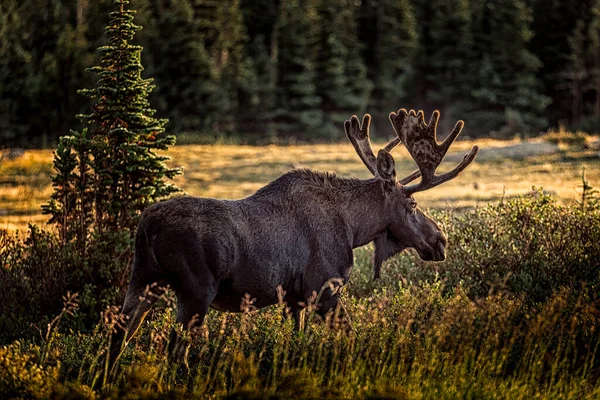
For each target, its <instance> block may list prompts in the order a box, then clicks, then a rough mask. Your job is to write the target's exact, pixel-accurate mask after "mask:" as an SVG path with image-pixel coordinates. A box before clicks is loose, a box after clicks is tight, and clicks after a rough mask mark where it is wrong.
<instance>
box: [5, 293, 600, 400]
mask: <svg viewBox="0 0 600 400" xmlns="http://www.w3.org/2000/svg"><path fill="white" fill-rule="evenodd" d="M588 289H589V288H587V289H585V290H583V291H581V292H580V293H573V292H570V291H569V290H561V291H559V292H557V293H556V294H554V295H553V296H552V297H551V298H549V299H548V300H547V301H546V302H544V303H540V304H537V305H536V306H528V305H526V304H524V303H523V302H522V301H521V299H519V297H515V296H512V295H510V294H496V295H487V296H485V297H483V298H478V299H476V300H472V299H470V298H469V296H467V295H466V293H464V291H462V290H461V289H460V288H457V289H456V290H454V291H453V292H452V293H450V294H444V290H443V287H442V285H440V284H433V285H429V284H425V285H423V286H421V287H417V286H413V287H408V288H395V289H393V288H392V289H391V290H389V291H379V292H375V293H373V294H372V295H370V296H369V297H367V298H362V299H357V298H348V299H346V308H347V309H348V311H349V312H350V315H351V316H352V323H351V325H352V329H351V330H349V331H345V330H342V329H330V328H328V327H327V325H325V324H322V323H319V322H318V321H314V323H312V324H310V325H309V326H308V327H307V330H306V331H304V332H301V333H299V332H294V331H293V328H292V323H291V321H289V320H282V309H281V308H282V307H281V306H280V307H276V308H274V309H270V310H266V311H262V312H257V311H255V310H252V309H249V310H247V311H246V312H244V313H241V314H223V313H216V312H214V313H210V314H209V315H208V318H207V320H206V323H205V326H204V328H203V329H202V330H201V332H200V334H199V335H197V336H194V337H193V338H191V339H190V345H189V349H188V350H189V353H188V355H187V357H186V359H187V364H186V365H185V366H184V365H183V364H180V363H172V362H169V361H168V358H167V355H166V354H165V349H166V348H167V347H168V335H167V334H166V333H167V332H168V328H169V326H170V325H171V324H172V318H173V316H172V314H171V312H170V311H172V310H167V312H166V313H162V314H161V316H160V317H159V318H156V317H155V318H153V319H152V320H151V321H149V322H148V323H147V324H145V326H144V327H143V329H142V332H140V334H139V335H138V336H137V337H136V339H134V340H133V341H132V343H130V345H129V346H128V348H127V349H126V350H125V354H124V355H123V359H122V363H121V364H120V365H119V366H118V369H117V371H116V372H117V373H116V374H114V375H111V376H110V377H109V378H108V379H107V380H106V382H103V380H102V379H99V378H100V375H101V370H102V368H103V367H102V363H96V364H89V360H91V359H97V355H98V354H99V353H101V352H103V351H104V350H105V349H106V345H107V344H106V341H105V340H104V338H105V335H106V334H105V332H103V329H104V328H106V327H107V326H104V328H102V329H99V330H97V331H96V332H95V333H93V334H89V335H81V334H69V335H61V336H59V337H57V341H56V343H55V345H54V346H53V348H54V349H55V350H54V351H53V352H52V353H51V355H50V357H49V358H48V359H47V361H46V362H44V363H42V362H40V357H39V355H40V353H41V352H42V350H41V348H39V347H26V346H19V345H18V344H17V345H11V346H9V347H3V348H1V349H0V354H6V353H8V354H10V357H6V358H7V364H8V368H7V370H11V369H12V368H11V367H13V366H14V367H16V368H14V369H12V370H13V371H14V370H15V369H16V370H17V371H18V370H19V368H20V367H21V366H22V365H23V364H26V365H27V366H32V367H33V368H34V370H37V371H51V372H52V374H50V372H46V373H45V374H41V379H40V378H37V379H32V380H31V381H29V382H28V381H26V382H25V383H24V385H22V386H20V388H21V389H20V390H23V391H24V390H30V392H32V391H34V390H39V389H38V388H39V387H42V388H44V390H45V392H44V393H48V392H50V388H51V390H52V392H53V393H56V394H59V393H69V394H71V395H72V394H73V393H77V394H79V395H80V396H83V395H84V394H85V393H86V390H88V389H89V387H93V389H94V392H91V391H88V392H87V396H86V398H89V397H91V396H93V395H98V396H100V395H101V396H102V397H106V398H165V397H168V398H207V397H210V398H217V399H218V398H227V399H232V398H257V399H258V398H268V399H281V398H303V399H317V398H348V397H351V398H381V397H383V398H407V399H413V398H415V399H416V398H430V397H441V398H497V397H500V398H515V399H526V398H531V397H536V398H542V399H553V398H573V397H576V398H586V399H588V398H589V399H593V398H595V397H597V396H598V394H600V391H599V389H598V386H597V384H596V383H595V382H597V378H598V376H599V375H598V373H599V369H598V367H600V359H599V354H598V353H597V350H598V345H599V344H600V336H599V335H598V319H597V318H596V312H597V309H598V306H599V305H600V304H599V303H598V301H599V299H598V297H597V294H595V291H594V290H592V289H589V290H588ZM313 312H314V311H313ZM308 317H309V318H310V317H311V314H309V315H308ZM165 328H166V329H165ZM75 354H79V355H80V357H79V358H77V357H74V355H75ZM0 359H1V358H0ZM22 360H24V361H22ZM62 360H65V361H66V362H67V364H68V365H69V368H60V369H56V368H53V367H52V366H53V365H58V363H61V365H62ZM25 376H26V375H25ZM0 381H1V380H0ZM17 382H18V381H17ZM21 382H22V381H21ZM26 385H27V386H26ZM29 385H30V386H29ZM23 386H25V387H23ZM3 389H4V388H3ZM4 390H6V389H4ZM8 390H11V388H9V389H8ZM9 393H10V392H9ZM5 394H6V391H3V392H0V395H5ZM377 396H379V397H377ZM80 398H81V397H80Z"/></svg>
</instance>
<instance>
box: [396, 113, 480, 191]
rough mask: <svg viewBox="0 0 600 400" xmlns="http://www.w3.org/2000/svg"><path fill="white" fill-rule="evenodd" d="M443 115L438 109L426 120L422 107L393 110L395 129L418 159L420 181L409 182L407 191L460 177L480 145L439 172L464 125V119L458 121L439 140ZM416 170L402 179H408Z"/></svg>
mask: <svg viewBox="0 0 600 400" xmlns="http://www.w3.org/2000/svg"><path fill="white" fill-rule="evenodd" d="M439 118H440V113H439V111H434V112H433V114H432V115H431V119H430V120H429V124H426V123H425V116H424V114H423V111H419V112H418V113H416V112H415V111H414V110H410V112H407V111H406V110H405V109H400V110H398V113H394V112H392V113H390V121H391V122H392V126H393V127H394V131H395V132H396V135H397V136H398V141H402V142H403V143H404V145H405V146H406V149H407V150H408V152H409V153H410V155H411V156H412V158H413V159H414V160H415V162H416V163H417V166H418V167H419V171H420V173H421V182H419V183H417V184H414V185H410V186H406V187H405V191H406V193H407V194H409V195H410V194H413V193H416V192H421V191H423V190H427V189H431V188H433V187H435V186H438V185H441V184H442V183H444V182H447V181H449V180H451V179H453V178H455V177H457V176H458V175H459V174H460V173H461V172H462V171H463V170H464V169H465V168H467V166H468V165H469V164H471V162H473V160H474V159H475V156H476V155H477V152H478V151H479V148H478V147H477V146H473V148H472V149H471V151H470V152H469V153H468V154H466V155H465V157H464V158H463V160H462V161H461V162H460V164H458V165H457V166H456V167H455V168H454V169H453V170H452V171H450V172H446V173H445V174H442V175H436V174H435V171H436V169H437V167H438V166H439V165H440V164H441V163H442V161H443V160H444V157H445V156H446V153H447V152H448V149H449V148H450V146H451V145H452V143H453V142H454V141H455V140H456V138H457V137H458V135H459V134H460V132H461V131H462V128H463V126H464V123H463V121H458V122H457V123H456V125H455V126H454V129H453V130H452V132H451V133H450V135H448V137H447V138H446V139H445V140H444V141H443V142H442V143H438V142H437V140H436V128H437V123H438V120H439ZM414 174H415V173H413V174H411V175H410V176H409V177H407V178H405V179H403V180H402V181H407V180H408V178H410V177H412V176H413V175H414Z"/></svg>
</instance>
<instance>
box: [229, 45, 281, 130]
mask: <svg viewBox="0 0 600 400" xmlns="http://www.w3.org/2000/svg"><path fill="white" fill-rule="evenodd" d="M247 54H248V55H247V58H246V60H247V61H248V62H249V65H248V66H247V69H246V70H247V71H248V74H249V76H248V77H247V78H246V85H247V86H246V90H245V91H244V92H243V93H242V94H241V95H240V112H239V113H238V115H237V116H238V131H240V132H241V133H251V134H258V135H260V137H262V138H266V139H267V140H268V139H269V138H270V137H273V136H275V134H276V131H275V129H276V127H275V125H274V121H273V119H274V117H275V111H276V108H277V107H276V105H277V87H276V84H277V82H276V72H277V71H276V66H275V62H274V60H273V57H272V56H271V55H270V54H269V49H268V47H267V44H266V41H265V38H264V36H262V35H258V36H256V37H255V38H254V39H253V40H252V43H251V44H250V45H249V48H248V50H247Z"/></svg>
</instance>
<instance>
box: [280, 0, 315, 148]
mask: <svg viewBox="0 0 600 400" xmlns="http://www.w3.org/2000/svg"><path fill="white" fill-rule="evenodd" d="M279 11H280V13H279V17H278V21H277V23H278V26H277V89H278V104H279V107H280V108H279V110H278V113H277V114H278V115H277V123H278V129H279V130H280V131H283V132H286V133H288V134H300V135H303V136H304V137H306V138H314V137H317V135H318V132H319V129H320V128H321V126H322V120H323V114H322V112H321V109H320V105H321V99H320V98H319V97H318V96H317V95H316V87H315V66H314V55H313V53H312V46H311V40H312V38H313V37H314V36H313V35H314V31H313V28H314V24H313V23H312V21H311V19H310V13H311V11H312V10H311V5H310V2H309V1H308V0H292V1H286V2H283V3H282V4H281V6H280V10H279Z"/></svg>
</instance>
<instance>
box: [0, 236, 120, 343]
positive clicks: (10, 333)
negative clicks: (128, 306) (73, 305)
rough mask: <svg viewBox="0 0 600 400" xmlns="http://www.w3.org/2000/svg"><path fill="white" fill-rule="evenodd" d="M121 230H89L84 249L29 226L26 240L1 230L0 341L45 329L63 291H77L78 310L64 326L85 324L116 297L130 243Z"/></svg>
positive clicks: (42, 332) (92, 321)
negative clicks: (111, 231) (0, 288)
mask: <svg viewBox="0 0 600 400" xmlns="http://www.w3.org/2000/svg"><path fill="white" fill-rule="evenodd" d="M129 245H130V244H129V237H128V235H127V234H126V233H110V234H102V235H94V236H92V237H90V238H89V239H88V243H87V246H86V248H85V250H83V251H82V250H81V249H78V248H76V245H75V244H74V243H67V244H65V243H63V242H62V240H61V239H60V238H59V237H57V236H56V235H54V234H52V233H49V232H45V231H41V230H39V229H38V228H36V227H33V226H31V227H30V231H29V233H28V234H27V236H26V238H25V240H23V241H21V239H20V238H18V237H14V236H12V235H11V234H9V233H8V232H6V231H0V259H2V260H5V261H4V262H3V265H2V269H1V270H0V285H1V286H2V289H3V290H2V292H1V293H0V302H1V303H0V325H2V331H1V332H0V343H8V342H10V341H12V340H15V339H17V338H29V339H31V338H36V337H40V336H42V337H43V336H45V335H46V331H47V329H46V327H47V325H48V323H50V322H51V318H52V316H53V315H55V314H57V313H59V311H60V310H61V309H62V307H63V302H64V301H63V296H64V295H65V294H66V293H67V292H71V293H78V294H79V296H78V297H79V312H78V314H77V316H76V317H73V318H70V319H69V321H68V323H67V324H65V323H63V327H68V328H70V329H76V330H84V331H85V330H86V329H89V328H90V327H91V326H92V325H93V324H95V323H96V322H97V321H98V318H99V316H100V313H101V312H102V311H103V310H104V309H105V308H106V306H107V305H109V304H115V303H117V302H119V301H120V299H121V293H120V292H119V288H120V287H122V286H124V283H125V282H124V281H125V275H124V274H125V273H126V267H127V262H128V258H129V254H130V252H131V248H130V247H129Z"/></svg>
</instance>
